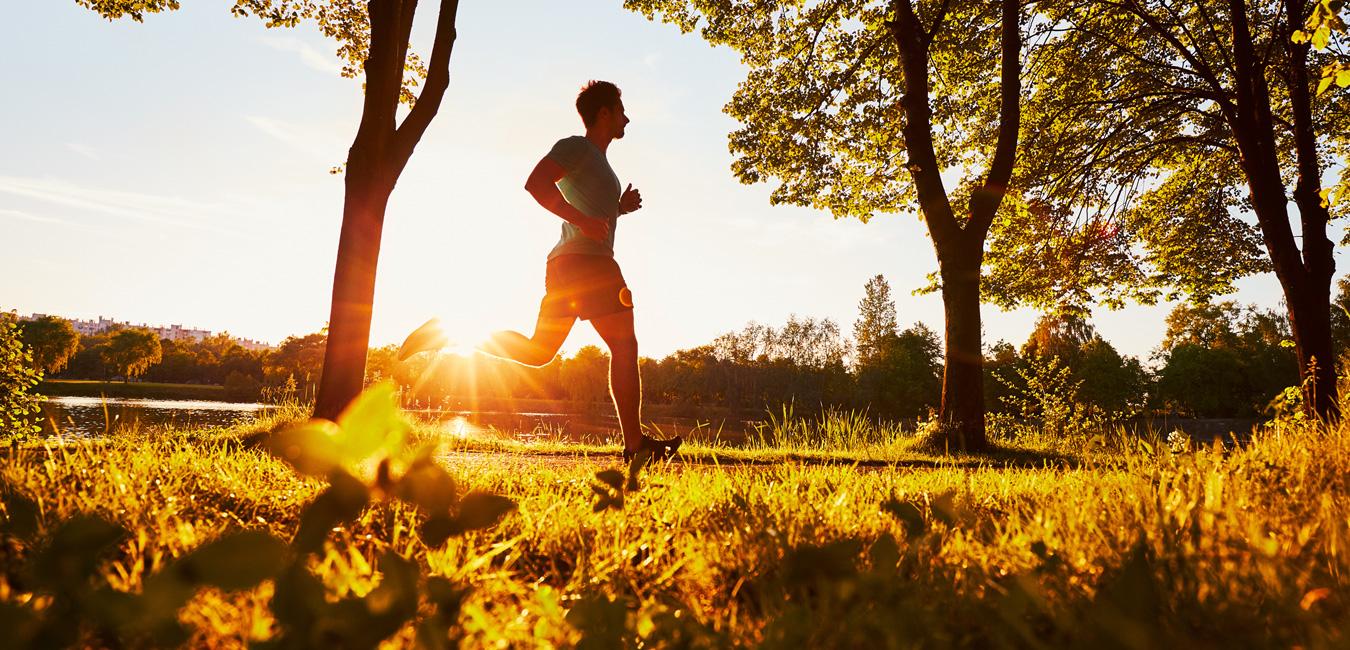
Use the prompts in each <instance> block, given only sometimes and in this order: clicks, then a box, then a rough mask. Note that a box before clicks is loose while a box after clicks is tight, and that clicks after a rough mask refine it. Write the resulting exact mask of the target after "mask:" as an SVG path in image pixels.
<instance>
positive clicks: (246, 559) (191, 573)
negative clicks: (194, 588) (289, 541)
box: [174, 530, 289, 590]
mask: <svg viewBox="0 0 1350 650" xmlns="http://www.w3.org/2000/svg"><path fill="white" fill-rule="evenodd" d="M288 554H289V549H288V548H287V547H286V543H285V542H283V541H281V540H279V539H277V538H276V537H273V536H272V535H271V534H270V533H267V532H264V531H261V530H247V531H243V532H240V533H234V534H232V535H226V536H225V537H221V538H220V539H217V540H215V541H212V542H208V543H206V544H203V545H202V546H199V547H197V548H196V549H194V550H193V551H192V552H191V553H188V554H187V555H185V556H183V557H182V558H181V559H179V561H178V562H177V563H175V566H174V570H175V571H176V572H177V573H178V574H179V575H180V576H181V577H182V578H183V579H185V580H187V581H188V582H189V583H192V584H198V583H200V584H207V585H211V586H213V587H219V588H221V589H227V590H237V589H251V588H253V587H255V586H257V585H258V584H259V583H261V582H262V581H264V580H269V579H271V578H274V577H276V576H277V575H279V574H280V573H281V571H282V569H283V568H285V566H286V556H287V555H288Z"/></svg>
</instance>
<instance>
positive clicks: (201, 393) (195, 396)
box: [34, 379, 234, 402]
mask: <svg viewBox="0 0 1350 650" xmlns="http://www.w3.org/2000/svg"><path fill="white" fill-rule="evenodd" d="M34 392H36V393H38V394H41V395H48V396H54V397H100V396H104V397H116V398H136V399H174V400H201V401H211V402H229V401H234V400H231V399H229V397H228V396H227V395H226V393H225V387H224V386H207V385H202V384H160V383H154V382H131V383H125V384H124V383H122V382H120V381H107V382H104V381H86V380H75V379H48V380H46V381H43V382H42V383H40V384H38V385H37V388H35V389H34Z"/></svg>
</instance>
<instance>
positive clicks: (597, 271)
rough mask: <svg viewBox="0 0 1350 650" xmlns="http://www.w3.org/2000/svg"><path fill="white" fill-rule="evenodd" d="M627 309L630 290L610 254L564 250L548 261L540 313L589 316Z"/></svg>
mask: <svg viewBox="0 0 1350 650" xmlns="http://www.w3.org/2000/svg"><path fill="white" fill-rule="evenodd" d="M631 309H633V293H632V292H631V291H629V290H628V285H627V283H625V282H624V280H623V273H622V272H621V271H619V263H618V262H615V261H614V258H612V257H605V256H604V255H582V254H568V255H559V256H557V257H555V258H553V259H551V260H549V261H548V268H547V271H546V272H545V273H544V300H543V302H541V303H540V304H539V315H540V316H548V317H550V318H568V317H571V318H580V319H581V320H590V319H592V318H597V317H600V316H608V315H610V314H617V313H619V312H621V311H628V310H631Z"/></svg>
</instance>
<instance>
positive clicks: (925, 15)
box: [624, 0, 1022, 451]
mask: <svg viewBox="0 0 1350 650" xmlns="http://www.w3.org/2000/svg"><path fill="white" fill-rule="evenodd" d="M624 6H625V7H627V8H629V9H632V10H634V11H640V12H642V13H644V14H646V15H647V16H648V17H649V18H656V17H658V16H659V17H660V18H661V19H662V20H664V21H667V22H672V23H675V24H676V25H678V26H679V28H680V29H681V31H684V32H688V31H692V30H693V29H695V28H696V27H698V23H699V21H700V20H706V22H707V24H706V25H705V26H704V27H703V28H702V29H701V31H700V33H701V35H702V36H703V38H705V39H706V40H708V41H709V42H711V43H713V44H715V45H728V46H730V47H732V48H734V49H736V50H737V51H739V52H740V53H741V55H742V61H743V62H744V63H745V64H746V65H748V66H749V68H750V72H749V74H748V76H747V78H746V81H745V82H744V83H742V84H741V85H740V87H739V88H738V89H737V91H736V94H735V96H734V97H733V98H732V100H731V103H730V104H728V105H727V108H726V111H727V112H728V113H729V114H731V116H732V117H735V118H736V119H738V120H740V122H741V123H742V128H741V129H740V130H738V131H736V132H735V133H733V134H732V135H731V147H732V149H733V151H735V152H736V153H737V154H738V156H739V157H738V159H737V160H736V161H735V162H734V163H733V166H732V169H733V171H734V172H735V174H736V175H737V176H738V177H739V178H740V179H741V180H742V181H744V182H757V181H760V180H764V179H765V177H776V178H778V179H779V180H780V181H782V184H781V185H779V187H778V188H776V189H775V190H774V191H773V193H772V195H771V199H770V200H771V201H772V202H773V203H793V204H799V205H810V206H814V207H819V208H824V209H828V210H830V211H832V212H833V213H834V215H835V216H836V217H846V216H849V217H857V218H859V219H862V220H864V221H866V220H868V219H870V218H871V216H872V215H873V214H874V213H876V212H895V211H900V210H906V209H913V208H914V207H915V206H917V208H918V211H919V212H920V213H921V214H922V216H923V219H924V221H925V223H926V224H927V226H928V233H929V235H930V236H931V237H932V240H933V247H934V248H935V249H936V251H937V257H938V266H939V271H938V273H937V274H936V275H937V278H938V281H939V283H940V287H941V290H942V297H943V304H944V310H945V316H946V328H945V337H944V340H945V343H946V350H945V357H946V363H945V365H944V372H943V382H942V408H941V418H942V420H943V421H945V422H948V423H951V424H952V425H954V426H951V427H947V428H946V429H945V431H946V432H948V434H949V435H953V436H954V439H951V440H949V441H947V442H948V443H949V446H950V447H951V448H954V449H961V448H964V449H966V450H971V451H975V450H982V449H984V448H986V447H987V445H988V442H987V438H986V436H985V429H984V397H983V390H984V388H983V357H982V351H981V341H980V273H981V267H982V266H983V260H984V244H985V238H986V236H987V235H988V233H989V228H990V225H991V224H992V223H993V221H994V217H995V213H996V212H997V210H998V207H999V204H1000V203H1001V202H1002V199H1003V196H1004V193H1005V192H1006V188H1007V185H1008V181H1009V179H1010V177H1011V175H1012V172H1013V167H1014V163H1015V155H1016V149H1017V142H1018V128H1019V124H1020V105H1019V102H1020V95H1021V55H1022V34H1021V22H1022V14H1021V8H1020V4H1019V2H1018V1H1017V0H1000V2H997V3H990V2H983V1H976V0H940V1H939V0H929V1H923V0H919V1H917V2H916V1H915V0H892V1H891V2H868V1H866V0H851V1H850V0H836V1H833V2H824V1H821V2H789V1H787V0H780V1H751V0H738V1H728V0H721V1H715V0H625V2H624ZM944 171H950V172H961V174H962V176H963V180H962V181H961V182H960V183H959V184H958V185H957V186H956V187H955V188H952V189H951V190H950V191H949V190H948V188H947V187H946V185H945V183H946V181H945V180H944V179H943V172H944Z"/></svg>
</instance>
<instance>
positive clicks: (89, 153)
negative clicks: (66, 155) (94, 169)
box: [66, 142, 98, 160]
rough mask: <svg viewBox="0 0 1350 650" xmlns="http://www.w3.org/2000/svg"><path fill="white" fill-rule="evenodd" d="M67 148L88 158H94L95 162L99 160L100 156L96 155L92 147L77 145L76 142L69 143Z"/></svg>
mask: <svg viewBox="0 0 1350 650" xmlns="http://www.w3.org/2000/svg"><path fill="white" fill-rule="evenodd" d="M66 148H68V149H70V150H71V151H74V152H75V153H77V154H80V155H81V156H84V157H86V158H93V159H94V160H98V154H96V153H94V149H93V148H92V147H88V146H85V145H82V144H75V143H74V142H67V143H66Z"/></svg>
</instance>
